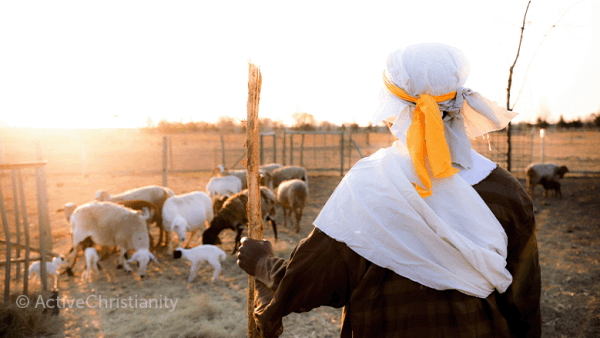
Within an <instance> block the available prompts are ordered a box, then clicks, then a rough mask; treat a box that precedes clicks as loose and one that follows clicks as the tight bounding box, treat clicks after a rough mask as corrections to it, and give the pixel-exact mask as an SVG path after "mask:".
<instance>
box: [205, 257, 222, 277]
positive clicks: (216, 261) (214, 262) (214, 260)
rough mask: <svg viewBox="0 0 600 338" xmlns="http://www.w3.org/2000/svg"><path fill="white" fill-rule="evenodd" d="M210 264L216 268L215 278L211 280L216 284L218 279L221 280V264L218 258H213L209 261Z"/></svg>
mask: <svg viewBox="0 0 600 338" xmlns="http://www.w3.org/2000/svg"><path fill="white" fill-rule="evenodd" d="M208 262H209V263H210V265H212V266H213V268H215V273H214V274H213V278H212V280H211V281H213V282H214V281H215V280H217V278H219V273H220V272H221V263H220V262H219V258H218V257H213V258H211V259H209V260H208Z"/></svg>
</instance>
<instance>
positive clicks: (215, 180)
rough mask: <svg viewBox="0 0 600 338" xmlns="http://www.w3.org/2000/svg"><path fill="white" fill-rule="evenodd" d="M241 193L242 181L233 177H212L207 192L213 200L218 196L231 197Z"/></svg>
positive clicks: (207, 185)
mask: <svg viewBox="0 0 600 338" xmlns="http://www.w3.org/2000/svg"><path fill="white" fill-rule="evenodd" d="M240 191H242V180H241V179H240V178H239V177H237V176H233V175H230V176H217V177H212V178H211V179H210V181H208V183H207V184H206V192H207V193H208V195H209V196H210V197H211V198H214V197H215V196H216V195H225V196H227V197H229V196H231V195H233V194H237V193H238V192H240Z"/></svg>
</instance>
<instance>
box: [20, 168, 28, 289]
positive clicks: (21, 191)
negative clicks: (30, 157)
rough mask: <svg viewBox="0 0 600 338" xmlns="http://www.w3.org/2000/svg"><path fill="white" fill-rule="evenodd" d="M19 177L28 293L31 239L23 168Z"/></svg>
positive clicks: (24, 282) (25, 279)
mask: <svg viewBox="0 0 600 338" xmlns="http://www.w3.org/2000/svg"><path fill="white" fill-rule="evenodd" d="M17 176H18V179H19V194H20V195H21V207H22V208H23V210H22V211H23V225H24V226H23V232H24V234H25V248H26V249H25V265H24V266H25V267H26V268H25V270H24V271H23V294H24V295H27V292H28V286H29V254H30V245H31V242H30V239H29V219H28V218H27V204H26V199H25V188H23V177H22V176H21V170H20V169H19V171H18V174H17Z"/></svg>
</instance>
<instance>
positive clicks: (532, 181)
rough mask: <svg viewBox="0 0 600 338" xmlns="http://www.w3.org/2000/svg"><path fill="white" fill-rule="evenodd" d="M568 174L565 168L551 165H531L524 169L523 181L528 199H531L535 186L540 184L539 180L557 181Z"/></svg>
mask: <svg viewBox="0 0 600 338" xmlns="http://www.w3.org/2000/svg"><path fill="white" fill-rule="evenodd" d="M567 172H569V169H567V167H566V166H560V167H559V166H558V165H556V164H553V163H545V164H542V163H531V164H530V165H528V166H527V169H525V181H526V184H525V185H526V186H527V192H528V193H529V197H531V198H532V199H533V196H534V191H535V186H536V185H538V184H540V180H541V179H542V177H546V179H547V180H549V181H557V182H558V179H560V178H563V176H565V174H566V173H567ZM545 196H546V191H544V197H545Z"/></svg>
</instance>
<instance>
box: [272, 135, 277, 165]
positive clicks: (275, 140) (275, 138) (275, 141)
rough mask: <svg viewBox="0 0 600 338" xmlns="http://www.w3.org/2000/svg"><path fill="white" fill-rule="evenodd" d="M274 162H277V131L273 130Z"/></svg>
mask: <svg viewBox="0 0 600 338" xmlns="http://www.w3.org/2000/svg"><path fill="white" fill-rule="evenodd" d="M273 163H277V133H276V132H273Z"/></svg>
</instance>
